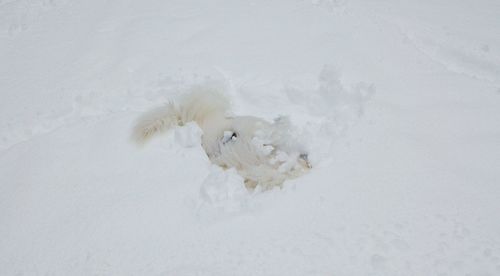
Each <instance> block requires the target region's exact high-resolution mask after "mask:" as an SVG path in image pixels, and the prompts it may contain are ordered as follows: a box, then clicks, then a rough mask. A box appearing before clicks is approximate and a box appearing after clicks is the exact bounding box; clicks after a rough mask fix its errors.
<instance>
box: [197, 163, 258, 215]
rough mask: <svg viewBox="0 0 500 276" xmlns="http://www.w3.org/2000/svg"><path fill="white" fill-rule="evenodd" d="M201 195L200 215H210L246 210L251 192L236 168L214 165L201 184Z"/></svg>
mask: <svg viewBox="0 0 500 276" xmlns="http://www.w3.org/2000/svg"><path fill="white" fill-rule="evenodd" d="M200 197H201V200H202V201H201V203H200V205H199V207H198V210H199V215H201V216H204V217H210V216H220V215H224V214H233V213H238V212H242V211H244V210H245V208H247V206H248V200H249V199H250V194H249V192H248V190H247V188H246V187H245V184H244V181H243V178H242V177H241V176H240V175H239V174H238V172H236V170H235V169H234V168H231V169H227V170H223V169H222V168H220V167H219V166H216V165H213V166H211V167H210V173H209V175H208V176H207V177H206V178H205V180H204V181H203V183H202V184H201V187H200Z"/></svg>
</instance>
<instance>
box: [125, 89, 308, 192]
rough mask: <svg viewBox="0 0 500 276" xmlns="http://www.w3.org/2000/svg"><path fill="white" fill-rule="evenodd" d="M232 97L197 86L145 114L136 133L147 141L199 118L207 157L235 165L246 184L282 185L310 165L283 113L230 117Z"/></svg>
mask: <svg viewBox="0 0 500 276" xmlns="http://www.w3.org/2000/svg"><path fill="white" fill-rule="evenodd" d="M229 109H230V105H229V100H228V99H227V98H226V97H225V96H224V95H223V94H222V93H221V92H219V91H217V90H216V89H210V88H206V87H195V88H193V89H192V91H191V93H189V94H188V95H186V96H185V97H184V98H182V99H181V101H180V102H179V103H174V102H170V103H169V104H167V105H166V106H164V107H161V108H157V109H155V110H152V111H150V112H148V113H146V114H145V115H143V116H142V117H141V118H139V121H138V123H137V125H136V127H135V128H134V133H133V137H134V139H135V140H136V141H137V142H138V143H144V142H145V141H147V140H148V139H149V138H150V137H151V136H153V135H155V134H157V133H159V132H163V131H166V130H168V129H170V128H172V127H174V126H182V125H184V124H186V123H188V122H193V121H194V122H196V123H197V124H198V125H199V127H200V128H201V129H202V131H203V136H202V146H203V148H204V150H205V152H206V153H207V155H208V157H209V159H210V160H211V161H212V162H213V163H214V164H217V165H219V166H221V167H223V168H235V169H236V170H237V171H238V173H239V174H240V175H241V176H242V177H243V178H244V179H245V185H246V187H248V188H250V189H253V188H255V187H256V186H257V185H260V186H262V188H264V189H269V188H272V187H274V186H281V184H282V183H283V181H285V180H286V179H287V178H294V177H297V176H299V175H301V174H303V173H304V172H306V171H307V170H308V169H309V168H310V167H311V166H310V164H309V161H308V155H307V153H306V152H305V151H304V150H303V149H302V147H301V146H300V145H299V144H298V142H297V141H296V140H295V139H294V137H292V135H291V134H290V133H291V131H290V126H289V123H288V120H286V119H285V118H283V117H280V118H278V119H276V120H275V121H274V122H273V123H269V122H267V121H265V120H263V119H260V118H257V117H252V116H228V112H229Z"/></svg>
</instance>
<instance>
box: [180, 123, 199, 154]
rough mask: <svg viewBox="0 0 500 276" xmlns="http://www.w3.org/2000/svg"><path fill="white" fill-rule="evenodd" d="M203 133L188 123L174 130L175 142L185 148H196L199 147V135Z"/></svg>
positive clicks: (197, 127) (193, 124) (194, 124)
mask: <svg viewBox="0 0 500 276" xmlns="http://www.w3.org/2000/svg"><path fill="white" fill-rule="evenodd" d="M202 134H203V131H202V130H201V128H200V127H199V126H198V125H197V124H196V123H194V122H189V123H187V124H186V125H184V126H182V127H177V128H175V130H174V137H175V141H176V142H177V143H179V145H182V146H183V147H186V148H192V147H197V146H200V145H201V135H202Z"/></svg>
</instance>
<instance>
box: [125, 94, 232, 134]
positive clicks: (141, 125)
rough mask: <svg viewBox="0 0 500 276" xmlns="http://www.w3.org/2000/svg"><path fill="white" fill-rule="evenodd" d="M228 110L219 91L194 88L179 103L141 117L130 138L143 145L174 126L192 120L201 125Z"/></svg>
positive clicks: (225, 99)
mask: <svg viewBox="0 0 500 276" xmlns="http://www.w3.org/2000/svg"><path fill="white" fill-rule="evenodd" d="M229 107H230V104H229V100H228V99H227V97H226V96H224V95H223V93H222V92H221V91H220V90H217V89H214V88H208V87H202V86H197V87H194V88H193V89H192V91H191V93H189V94H188V95H186V96H185V97H183V98H182V99H181V101H180V103H179V104H177V103H174V102H170V103H168V104H167V105H166V106H163V107H159V108H156V109H153V110H151V111H149V112H147V113H146V114H144V115H143V116H141V117H140V118H139V120H138V121H137V124H136V126H135V127H134V130H133V133H132V139H133V140H134V141H136V142H137V143H139V144H143V143H144V142H147V141H148V140H149V139H150V138H151V137H152V136H154V135H155V134H158V133H161V132H164V131H167V130H169V129H170V128H172V127H174V126H177V125H184V124H186V123H188V122H192V121H194V122H196V123H198V125H200V126H201V125H202V124H203V122H204V121H205V119H207V118H208V117H211V116H224V114H225V113H226V112H227V111H228V110H229Z"/></svg>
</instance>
